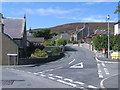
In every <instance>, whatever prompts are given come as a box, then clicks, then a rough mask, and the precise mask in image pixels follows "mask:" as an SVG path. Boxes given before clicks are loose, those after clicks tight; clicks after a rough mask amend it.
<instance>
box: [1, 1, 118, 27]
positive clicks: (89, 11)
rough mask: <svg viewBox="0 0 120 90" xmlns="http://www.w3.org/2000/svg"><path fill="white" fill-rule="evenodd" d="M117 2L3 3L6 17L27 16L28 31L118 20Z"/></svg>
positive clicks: (3, 11)
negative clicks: (67, 24)
mask: <svg viewBox="0 0 120 90" xmlns="http://www.w3.org/2000/svg"><path fill="white" fill-rule="evenodd" d="M116 6H117V2H3V3H2V13H3V15H4V17H15V18H22V17H23V16H24V14H26V16H27V29H29V27H31V28H49V27H53V26H57V25H62V24H66V23H76V22H105V21H106V16H107V15H110V17H111V18H110V21H116V22H117V20H118V17H117V14H114V11H115V9H116Z"/></svg>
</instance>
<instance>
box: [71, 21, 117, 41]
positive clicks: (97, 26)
mask: <svg viewBox="0 0 120 90" xmlns="http://www.w3.org/2000/svg"><path fill="white" fill-rule="evenodd" d="M114 23H115V22H110V29H111V30H112V31H113V30H114ZM107 26H108V25H107V22H100V23H96V22H95V23H94V22H89V23H83V27H82V28H79V25H78V26H77V27H76V30H75V31H74V32H73V33H72V35H71V41H77V40H84V39H85V38H86V37H88V36H90V35H92V34H94V32H95V31H96V30H97V32H101V31H100V30H102V31H105V30H107V29H108V27H107Z"/></svg>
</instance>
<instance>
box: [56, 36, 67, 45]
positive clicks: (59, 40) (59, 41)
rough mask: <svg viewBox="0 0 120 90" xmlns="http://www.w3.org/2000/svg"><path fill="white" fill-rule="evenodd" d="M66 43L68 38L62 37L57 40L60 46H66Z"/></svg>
mask: <svg viewBox="0 0 120 90" xmlns="http://www.w3.org/2000/svg"><path fill="white" fill-rule="evenodd" d="M66 44H67V39H65V38H60V39H57V40H56V45H57V46H60V45H63V46H65V45H66Z"/></svg>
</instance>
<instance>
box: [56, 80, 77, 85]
mask: <svg viewBox="0 0 120 90" xmlns="http://www.w3.org/2000/svg"><path fill="white" fill-rule="evenodd" d="M57 81H58V82H61V83H63V84H67V85H70V86H72V87H76V86H77V85H75V84H72V83H68V82H65V81H63V80H57Z"/></svg>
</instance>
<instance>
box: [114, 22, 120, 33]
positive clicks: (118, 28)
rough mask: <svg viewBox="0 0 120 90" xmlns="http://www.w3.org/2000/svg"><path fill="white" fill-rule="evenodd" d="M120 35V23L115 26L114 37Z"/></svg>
mask: <svg viewBox="0 0 120 90" xmlns="http://www.w3.org/2000/svg"><path fill="white" fill-rule="evenodd" d="M117 34H120V22H118V23H115V25H114V35H117Z"/></svg>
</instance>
